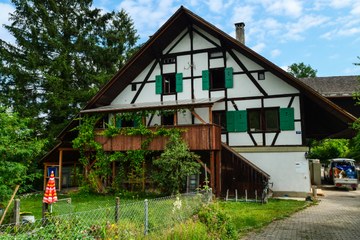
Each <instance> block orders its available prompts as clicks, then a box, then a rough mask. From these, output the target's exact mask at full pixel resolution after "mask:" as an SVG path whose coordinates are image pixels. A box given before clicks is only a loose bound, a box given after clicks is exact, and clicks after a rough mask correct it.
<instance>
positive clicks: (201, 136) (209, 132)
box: [95, 124, 221, 151]
mask: <svg viewBox="0 0 360 240" xmlns="http://www.w3.org/2000/svg"><path fill="white" fill-rule="evenodd" d="M165 128H178V129H181V130H184V132H182V133H181V136H182V139H183V140H184V141H185V142H186V143H187V144H188V146H189V148H190V150H220V149H221V128H220V126H218V125H213V124H199V125H180V126H166V127H165ZM149 129H151V130H154V131H155V128H154V127H150V128H149ZM101 131H103V130H97V136H96V137H95V140H96V141H97V142H98V143H100V144H102V146H103V149H104V150H105V151H127V150H138V149H141V144H142V143H143V142H144V141H145V140H146V139H147V137H146V136H126V135H121V134H119V135H117V136H115V137H112V138H109V137H106V136H102V135H100V133H101ZM167 141H168V137H164V136H158V137H155V138H154V139H153V140H152V142H151V143H150V145H149V147H148V148H147V149H148V150H164V147H165V145H166V143H167Z"/></svg>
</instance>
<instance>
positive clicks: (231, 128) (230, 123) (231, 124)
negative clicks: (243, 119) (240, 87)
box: [226, 111, 235, 132]
mask: <svg viewBox="0 0 360 240" xmlns="http://www.w3.org/2000/svg"><path fill="white" fill-rule="evenodd" d="M234 115H235V111H228V112H226V129H227V131H228V132H235V117H234Z"/></svg>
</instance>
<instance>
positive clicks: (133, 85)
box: [131, 83, 136, 91]
mask: <svg viewBox="0 0 360 240" xmlns="http://www.w3.org/2000/svg"><path fill="white" fill-rule="evenodd" d="M131 91H136V83H132V84H131Z"/></svg>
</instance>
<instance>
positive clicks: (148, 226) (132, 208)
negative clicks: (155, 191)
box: [0, 193, 212, 239]
mask: <svg viewBox="0 0 360 240" xmlns="http://www.w3.org/2000/svg"><path fill="white" fill-rule="evenodd" d="M211 198H212V196H211V193H192V194H182V195H177V196H169V197H163V198H156V199H149V200H148V199H145V200H144V201H137V202H130V203H129V202H124V203H122V202H121V201H120V199H119V198H116V199H114V201H112V203H110V202H104V203H102V204H100V203H99V206H98V207H95V209H92V210H89V211H83V212H73V213H72V211H74V209H73V208H76V206H72V203H71V202H70V203H69V202H66V203H65V201H64V203H61V204H54V205H56V208H61V207H62V208H64V209H62V210H63V211H61V212H62V213H64V212H66V214H58V215H55V214H47V216H46V217H44V218H42V219H38V220H34V221H28V220H26V219H22V220H21V221H20V223H19V224H7V225H1V226H0V239H138V238H142V237H143V236H144V235H147V234H151V233H156V232H158V231H161V230H162V229H166V228H168V227H171V226H173V225H174V224H176V223H178V222H181V221H184V220H186V219H188V218H190V217H191V216H192V215H194V214H195V213H196V212H197V211H198V210H199V209H200V208H201V206H203V204H207V203H208V202H209V201H211ZM60 202H61V201H60ZM60 202H59V203H60ZM59 210H60V209H56V212H60V211H59Z"/></svg>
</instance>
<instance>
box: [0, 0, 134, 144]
mask: <svg viewBox="0 0 360 240" xmlns="http://www.w3.org/2000/svg"><path fill="white" fill-rule="evenodd" d="M12 3H13V4H14V6H15V11H14V12H13V13H12V14H10V21H11V24H10V25H5V28H6V29H7V30H8V31H9V32H10V33H11V34H12V35H13V36H14V37H15V39H16V44H11V43H8V42H5V41H3V40H0V59H2V61H1V62H0V95H1V97H0V104H1V103H2V104H3V105H5V106H9V107H12V108H13V109H14V111H16V112H18V113H19V115H20V116H21V117H30V118H31V119H32V120H33V122H32V125H33V127H35V128H36V129H37V130H38V133H46V134H47V135H48V136H49V137H54V136H56V135H57V134H58V133H59V131H60V130H61V129H62V128H63V127H64V126H65V125H66V124H67V123H68V122H69V120H70V119H72V118H73V117H74V116H75V114H76V113H77V112H78V111H79V109H80V108H81V107H83V106H84V104H85V103H86V101H88V100H90V98H91V97H92V96H93V95H94V94H95V93H96V92H97V91H98V90H99V88H100V87H101V86H102V85H103V84H104V83H105V81H107V80H109V79H110V78H111V77H112V76H113V75H114V74H115V73H116V71H117V70H118V69H119V68H120V67H122V66H123V64H124V63H125V62H126V61H127V60H128V58H129V57H130V55H131V53H132V52H133V49H134V47H135V44H136V41H137V40H138V36H137V34H136V30H135V29H134V27H133V22H132V20H131V19H130V17H129V16H128V15H127V13H126V12H125V11H123V10H122V11H120V12H114V11H113V12H109V13H103V12H102V10H100V9H96V8H92V0H61V1H56V0H12ZM42 123H43V124H42Z"/></svg>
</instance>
